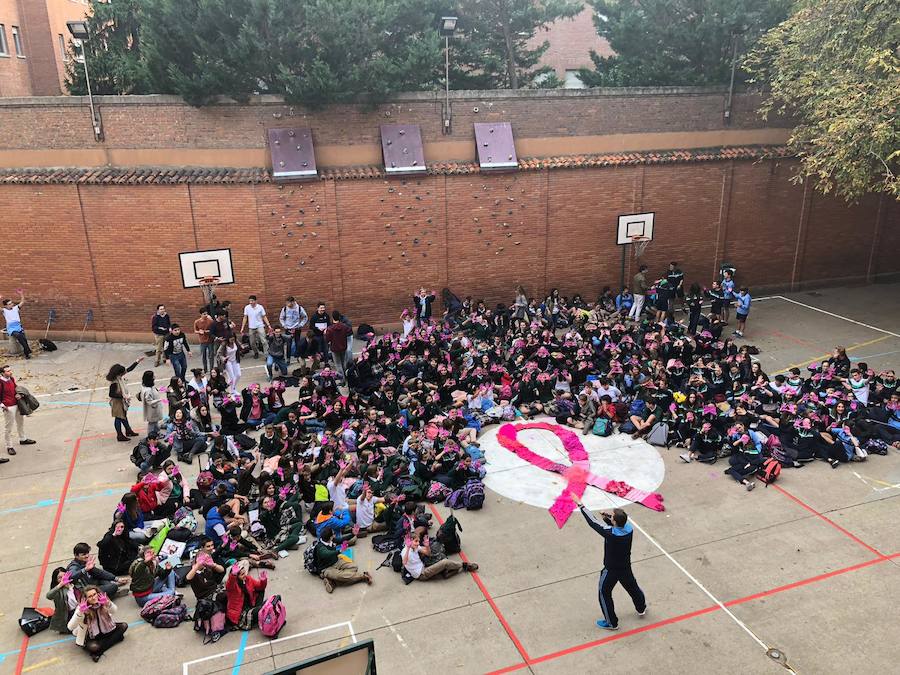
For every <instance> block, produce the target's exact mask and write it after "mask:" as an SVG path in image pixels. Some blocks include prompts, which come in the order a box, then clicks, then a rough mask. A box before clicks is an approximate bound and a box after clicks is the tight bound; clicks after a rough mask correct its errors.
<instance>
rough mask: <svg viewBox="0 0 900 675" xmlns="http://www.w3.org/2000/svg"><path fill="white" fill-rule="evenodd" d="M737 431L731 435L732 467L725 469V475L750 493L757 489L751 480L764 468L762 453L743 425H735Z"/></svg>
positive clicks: (730, 460) (730, 462) (729, 459)
mask: <svg viewBox="0 0 900 675" xmlns="http://www.w3.org/2000/svg"><path fill="white" fill-rule="evenodd" d="M735 429H736V430H735V432H734V433H732V434H730V435H729V439H731V444H732V446H733V450H732V453H731V457H729V458H728V463H729V464H730V465H731V466H730V467H729V468H727V469H725V473H727V474H728V475H729V476H731V477H732V478H734V479H735V480H736V481H737V482H738V483H740V484H741V485H743V486H744V487H746V488H747V490H748V491H750V490H752V489H753V488H755V487H756V483H755V482H753V481H752V480H751V478H752V477H753V476H754V475H755V474H756V472H757V471H758V470H759V467H760V466H762V462H763V457H762V452H761V448H760V447H758V446H757V444H756V443H755V442H754V440H753V439H752V438H751V437H750V435H749V434H748V433H746V431H745V430H744V429H743V428H742V427H741V425H735Z"/></svg>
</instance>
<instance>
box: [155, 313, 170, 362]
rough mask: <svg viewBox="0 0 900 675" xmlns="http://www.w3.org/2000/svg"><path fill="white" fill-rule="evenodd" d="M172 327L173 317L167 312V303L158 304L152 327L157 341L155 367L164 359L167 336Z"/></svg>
mask: <svg viewBox="0 0 900 675" xmlns="http://www.w3.org/2000/svg"><path fill="white" fill-rule="evenodd" d="M171 327H172V319H171V317H170V316H169V315H168V314H166V306H165V305H157V306H156V314H154V315H153V321H152V322H151V324H150V329H151V330H152V331H153V340H154V341H155V342H156V363H155V364H154V367H156V366H159V365H160V364H161V363H162V361H163V351H164V350H165V347H166V336H167V335H168V334H169V329H170V328H171Z"/></svg>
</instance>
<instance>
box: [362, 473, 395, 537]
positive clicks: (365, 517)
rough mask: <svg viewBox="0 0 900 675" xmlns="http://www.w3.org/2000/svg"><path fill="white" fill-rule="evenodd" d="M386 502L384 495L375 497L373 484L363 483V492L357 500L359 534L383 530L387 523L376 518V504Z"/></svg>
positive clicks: (363, 534)
mask: <svg viewBox="0 0 900 675" xmlns="http://www.w3.org/2000/svg"><path fill="white" fill-rule="evenodd" d="M376 504H384V497H375V496H374V493H373V492H372V486H371V485H370V484H369V483H363V487H362V492H361V493H360V495H359V497H358V498H357V500H356V524H357V526H358V527H359V533H358V534H357V536H359V537H364V536H366V534H368V533H369V532H383V531H384V530H386V529H387V524H386V523H384V522H379V521H377V520H375V505H376Z"/></svg>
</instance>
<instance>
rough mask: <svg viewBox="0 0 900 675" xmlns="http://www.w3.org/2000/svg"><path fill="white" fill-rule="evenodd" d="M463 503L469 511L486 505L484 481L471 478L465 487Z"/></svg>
mask: <svg viewBox="0 0 900 675" xmlns="http://www.w3.org/2000/svg"><path fill="white" fill-rule="evenodd" d="M463 503H464V504H465V505H466V509H468V510H469V511H477V510H478V509H480V508H481V507H482V506H484V483H482V482H481V481H480V480H478V479H477V478H471V479H469V481H468V482H466V484H465V486H464V487H463Z"/></svg>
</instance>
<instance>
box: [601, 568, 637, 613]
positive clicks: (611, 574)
mask: <svg viewBox="0 0 900 675" xmlns="http://www.w3.org/2000/svg"><path fill="white" fill-rule="evenodd" d="M619 583H621V584H622V588H624V589H625V590H626V591H628V595H630V596H631V601H632V602H633V603H634V608H635V609H636V610H637V611H638V612H643V611H644V610H645V609H646V608H647V600H646V599H645V598H644V592H643V591H642V590H641V587H640V586H638V582H637V580H636V579H635V578H634V574H632V572H631V567H630V566H629V567H626V568H623V569H610V568H608V567H604V568H603V571H602V572H601V573H600V583H599V589H598V595H599V597H600V610H601V611H602V612H603V618H604V619H606V622H607V623H608V624H609V625H610V626H618V625H619V617H617V616H616V606H615V603H614V602H613V596H612V592H613V589H614V588H615V587H616V584H619Z"/></svg>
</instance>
